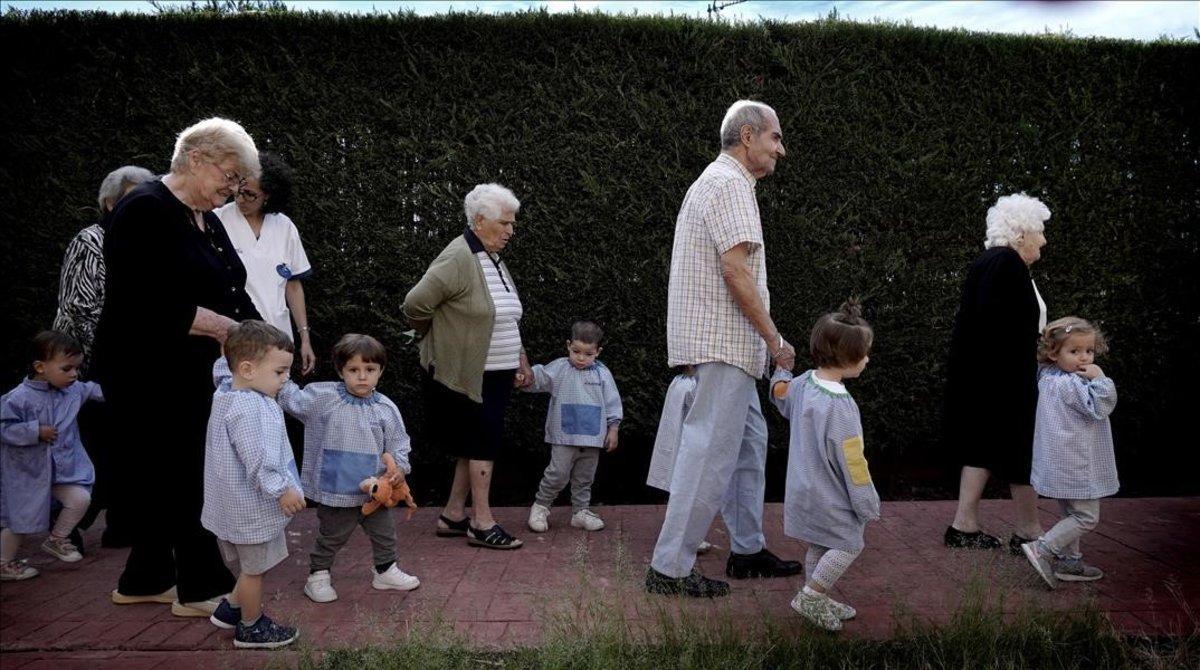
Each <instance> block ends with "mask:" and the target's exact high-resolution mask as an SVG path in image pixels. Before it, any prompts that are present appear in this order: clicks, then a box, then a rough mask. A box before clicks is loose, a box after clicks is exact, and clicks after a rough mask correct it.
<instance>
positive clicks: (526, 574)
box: [0, 498, 1200, 670]
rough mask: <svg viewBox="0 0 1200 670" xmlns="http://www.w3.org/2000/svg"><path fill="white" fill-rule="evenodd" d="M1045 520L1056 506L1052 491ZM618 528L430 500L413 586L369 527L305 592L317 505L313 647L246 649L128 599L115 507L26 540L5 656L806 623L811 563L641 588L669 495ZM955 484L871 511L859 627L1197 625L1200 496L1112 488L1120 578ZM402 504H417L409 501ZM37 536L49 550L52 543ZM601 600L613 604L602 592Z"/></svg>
mask: <svg viewBox="0 0 1200 670" xmlns="http://www.w3.org/2000/svg"><path fill="white" fill-rule="evenodd" d="M1041 508H1042V512H1043V515H1044V519H1043V521H1044V523H1047V524H1049V523H1053V520H1054V519H1055V517H1054V514H1055V510H1056V508H1055V506H1054V504H1053V503H1052V502H1050V501H1042V504H1041ZM597 510H598V511H599V512H600V513H601V514H602V516H603V517H604V518H605V521H606V522H607V524H608V528H607V529H606V530H604V531H602V532H599V533H592V534H586V533H584V532H583V531H580V530H576V529H573V528H570V526H569V525H568V523H567V522H568V517H569V508H564V507H556V508H555V509H554V512H553V514H552V515H551V517H550V520H551V524H552V528H551V530H550V532H548V533H545V534H542V535H536V534H534V533H530V532H528V531H526V530H525V527H524V520H525V516H526V513H527V509H526V508H515V507H514V508H501V509H497V510H496V512H497V517H498V519H499V520H500V522H501V523H502V524H503V525H504V526H505V527H506V528H508V529H509V530H511V531H517V533H518V535H520V536H521V537H523V538H524V539H525V541H526V546H525V547H524V548H522V549H519V550H516V551H492V550H485V549H478V548H474V547H469V546H468V545H467V544H466V541H465V540H462V539H444V538H437V537H435V536H434V535H433V532H432V528H433V523H434V521H433V520H434V518H435V517H436V514H437V512H436V511H435V510H433V509H430V508H425V509H421V510H419V511H418V512H417V514H416V515H415V516H414V517H413V519H412V520H411V521H408V522H404V521H399V520H398V521H397V525H398V541H399V542H398V544H399V547H400V549H401V551H402V555H401V561H400V564H401V567H403V568H404V570H406V571H407V572H410V573H413V574H415V575H417V576H419V577H420V578H421V581H422V585H421V588H419V589H417V590H416V591H413V592H411V593H407V594H401V593H396V592H380V591H374V590H372V589H371V587H370V576H371V572H370V571H371V567H370V550H369V546H368V544H367V541H366V538H365V537H364V536H363V535H362V534H361V533H356V534H355V535H354V537H353V538H352V539H351V541H350V542H349V543H348V545H347V546H346V548H345V549H344V550H343V551H342V553H341V554H340V555H339V557H338V562H337V564H336V565H335V566H334V569H333V578H334V586H335V588H336V589H337V590H338V593H339V594H340V596H341V597H340V599H339V600H337V601H335V602H333V603H327V604H323V605H318V604H315V603H312V602H310V601H309V600H308V599H307V598H306V597H304V595H303V593H302V589H303V586H304V580H305V577H306V576H307V564H308V558H307V550H308V548H309V547H310V546H311V544H312V541H313V534H314V532H315V527H316V518H315V512H314V510H306V511H305V512H303V513H302V514H300V515H299V516H298V517H297V518H296V520H294V521H293V522H292V525H291V526H290V527H289V547H290V549H291V554H292V555H291V556H289V558H288V559H287V560H286V561H285V562H284V563H283V564H282V565H281V567H279V568H276V569H275V570H273V571H272V572H271V573H269V574H268V576H267V582H266V584H267V594H266V607H267V609H268V610H269V611H270V612H272V613H273V615H275V616H276V618H277V619H279V620H283V621H285V622H289V623H293V624H295V625H298V626H299V627H300V628H301V633H302V639H303V641H304V643H305V646H304V647H302V648H300V649H298V650H292V651H286V652H272V653H264V652H238V651H234V650H233V649H232V641H231V638H232V634H231V633H230V632H226V631H220V630H218V629H216V628H215V627H213V626H212V625H211V624H209V623H208V622H207V620H204V619H181V618H176V617H173V616H171V613H170V608H169V607H168V606H164V605H131V606H116V605H113V604H111V603H110V602H109V599H108V592H109V590H111V589H112V588H113V586H114V585H115V584H116V580H117V575H118V574H119V572H120V570H121V567H122V565H123V562H124V559H125V555H126V551H125V550H116V549H101V548H99V546H98V543H99V531H100V528H99V524H98V525H97V527H94V528H93V529H92V530H91V531H90V532H89V534H88V536H87V540H86V541H87V544H88V547H89V549H90V551H89V553H88V556H87V558H85V559H84V560H83V561H82V562H80V563H74V564H67V563H60V562H58V561H56V560H54V559H53V558H51V557H49V556H47V555H45V554H41V553H40V552H38V550H37V547H38V544H40V540H39V541H37V542H35V541H33V540H32V539H31V540H30V541H28V543H27V544H26V546H25V547H24V548H23V555H24V556H27V557H29V558H30V563H31V564H32V565H34V566H35V567H37V568H38V569H40V570H41V571H42V575H41V576H40V577H37V578H36V579H32V580H28V581H24V582H9V583H4V584H3V585H2V586H0V666H2V667H3V670H17V668H22V669H27V670H34V669H36V668H43V667H44V668H50V667H53V668H57V669H63V668H76V667H79V668H85V667H86V668H97V667H106V666H113V667H117V666H119V667H121V668H123V669H126V668H129V669H140V668H167V667H170V668H171V669H172V670H182V669H183V668H189V667H205V668H212V667H231V668H240V667H260V666H262V665H263V664H265V663H268V662H271V663H278V664H282V665H292V664H294V663H295V662H296V660H297V658H298V657H299V656H298V655H299V654H307V653H320V650H323V649H328V648H332V647H338V646H349V645H364V644H387V643H389V642H391V641H395V640H402V639H403V638H404V637H405V636H406V635H407V634H409V632H410V631H416V632H417V633H418V634H421V635H447V636H450V639H462V640H466V641H469V642H471V643H472V644H475V645H478V646H481V647H510V646H519V645H528V644H536V643H537V641H538V640H539V639H541V637H542V636H543V635H547V634H552V633H550V632H548V629H549V628H550V627H552V626H553V625H555V624H561V623H563V622H575V623H580V622H582V624H583V625H585V626H586V625H587V622H588V621H591V620H595V619H608V620H611V619H613V618H617V619H620V617H621V616H622V615H623V616H624V620H625V621H627V622H629V623H630V625H631V626H633V627H634V628H635V629H637V630H642V631H650V630H652V629H653V628H654V627H655V626H657V625H658V622H661V621H662V619H661V617H662V616H664V614H665V615H666V616H672V617H673V616H679V615H688V616H690V617H692V618H690V619H689V621H696V620H709V621H713V622H716V624H719V625H726V626H728V625H733V626H737V627H740V628H744V629H746V630H750V629H752V628H754V627H755V626H758V625H761V624H762V623H763V622H764V621H766V620H771V621H773V622H774V623H775V624H776V625H781V626H784V627H785V628H795V629H797V630H799V629H800V628H801V627H802V624H801V623H800V622H799V621H798V617H796V616H795V615H794V614H792V613H791V611H790V610H789V609H788V602H789V600H790V599H791V597H792V595H793V594H794V593H795V591H796V589H797V588H798V587H799V586H800V585H801V583H802V582H801V580H800V578H798V577H797V578H792V579H771V580H755V581H735V582H734V592H733V594H732V595H731V596H730V597H728V598H725V599H721V600H718V601H715V602H710V601H702V602H698V601H686V602H685V601H677V600H675V599H667V598H661V597H654V596H647V595H645V594H643V593H641V591H640V590H639V588H638V585H639V583H640V580H641V578H642V576H643V575H644V572H645V567H646V565H647V563H648V561H649V556H650V553H651V550H652V548H653V545H654V540H655V538H656V537H657V534H658V529H659V525H660V523H661V521H662V516H663V511H664V508H663V507H661V506H620V507H603V508H597ZM953 511H954V503H953V502H952V501H936V502H885V503H884V504H883V514H884V519H883V520H882V521H881V522H878V523H874V524H870V525H869V526H868V530H867V548H866V551H865V552H864V553H863V554H862V556H861V558H860V559H859V560H858V561H857V562H856V563H855V564H854V565H853V566H852V567H851V568H850V570H849V571H848V572H847V573H846V575H845V577H843V579H842V581H841V583H839V585H838V587H837V589H836V591H837V594H836V597H838V598H839V599H843V600H845V601H846V602H849V603H851V604H853V605H854V606H856V607H857V608H858V610H859V613H860V615H859V618H858V619H856V620H854V621H852V622H849V623H848V624H847V626H846V630H845V633H844V634H847V635H859V636H869V637H882V636H887V635H889V634H890V633H892V632H893V630H894V626H896V625H897V622H898V621H905V622H907V621H928V622H934V623H936V622H939V621H944V620H946V619H947V618H948V617H949V616H950V615H951V613H952V612H953V611H954V610H955V609H956V608H957V607H958V606H959V605H960V603H961V602H962V594H963V592H964V589H965V585H967V584H968V583H970V584H975V585H979V586H983V587H984V588H983V590H984V591H986V592H988V594H989V597H992V598H1002V599H1003V607H1004V608H1005V609H1006V610H1016V609H1018V608H1021V607H1023V606H1026V605H1029V604H1032V605H1036V606H1041V607H1047V608H1053V609H1056V610H1061V609H1071V608H1076V607H1080V606H1082V605H1083V604H1084V603H1087V602H1094V603H1095V604H1096V605H1097V606H1098V607H1099V608H1100V609H1101V610H1103V611H1104V612H1106V613H1107V615H1108V616H1109V618H1110V619H1111V620H1112V622H1113V623H1114V624H1115V625H1116V626H1117V627H1118V629H1120V630H1121V631H1123V632H1126V633H1129V634H1144V635H1151V636H1157V635H1179V634H1187V633H1191V632H1195V631H1196V626H1197V621H1196V618H1195V614H1194V613H1195V612H1196V611H1198V610H1200V573H1198V571H1197V570H1196V567H1197V566H1200V533H1198V532H1197V531H1198V530H1200V498H1143V499H1115V500H1106V501H1105V502H1104V504H1103V505H1102V508H1101V525H1100V528H1099V530H1098V531H1097V532H1096V533H1093V534H1092V535H1090V536H1088V537H1087V538H1085V540H1084V552H1085V554H1086V556H1087V559H1088V560H1089V561H1090V562H1092V563H1095V564H1096V565H1098V566H1100V567H1101V568H1103V569H1104V570H1105V571H1106V573H1107V576H1106V577H1105V579H1103V580H1101V581H1099V582H1095V583H1091V584H1064V585H1062V586H1060V588H1059V589H1058V590H1057V591H1055V592H1050V591H1048V590H1046V589H1045V588H1044V587H1042V586H1041V583H1040V582H1039V581H1037V578H1036V577H1035V576H1034V575H1033V573H1032V571H1031V570H1030V569H1029V568H1028V565H1027V564H1026V563H1025V560H1024V559H1023V558H1014V557H1011V556H1009V555H1007V554H1005V553H1001V552H963V551H950V550H948V549H945V548H943V547H942V546H941V534H942V531H943V530H944V529H945V525H946V523H947V521H948V520H949V519H950V518H951V517H952V516H953ZM1007 513H1008V503H1007V501H985V502H984V503H983V507H982V512H981V514H982V521H983V524H984V527H985V528H986V529H989V530H991V531H992V532H995V533H997V534H1002V535H1003V537H1004V538H1007V537H1008V534H1009V533H1011V524H1010V523H1009V521H1008V520H1007ZM781 515H782V511H781V507H780V505H778V504H771V505H768V506H767V510H766V528H767V538H768V546H769V547H770V548H771V549H772V550H774V551H775V552H776V553H777V554H780V555H782V556H785V557H794V558H799V557H801V556H802V555H803V546H802V545H801V544H799V543H797V542H795V541H792V540H788V539H787V538H785V537H783V535H782V530H781V528H782V523H781ZM396 518H397V519H399V518H400V517H399V515H397V516H396ZM709 539H710V540H711V541H713V542H714V543H715V544H717V545H718V547H719V548H718V549H717V550H715V551H713V552H712V553H711V554H709V555H707V556H704V557H701V559H700V563H699V566H700V570H701V571H702V572H704V573H705V574H708V575H712V576H717V575H720V574H722V573H723V570H724V562H725V558H726V556H727V551H726V550H725V549H724V548H725V547H727V546H728V544H727V542H725V541H724V540H725V533H724V528H723V527H722V526H721V525H720V522H719V521H718V522H717V523H716V524H714V527H713V529H712V531H711V532H710V534H709ZM35 552H36V553H35ZM597 607H599V608H601V609H600V610H599V614H597V613H596V610H595V608H597Z"/></svg>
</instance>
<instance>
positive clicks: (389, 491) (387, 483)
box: [358, 454, 417, 521]
mask: <svg viewBox="0 0 1200 670" xmlns="http://www.w3.org/2000/svg"><path fill="white" fill-rule="evenodd" d="M383 465H384V467H386V468H387V470H386V471H385V472H384V473H383V474H382V475H380V476H378V477H367V478H366V479H364V480H363V481H362V483H361V484H359V485H358V487H359V488H360V489H362V492H363V493H366V494H367V495H369V496H371V499H370V500H368V501H367V502H365V503H363V506H362V513H363V515H364V516H365V515H367V514H370V513H372V512H374V511H375V510H377V509H379V508H380V507H395V506H396V505H398V504H400V503H401V502H403V503H404V504H405V506H406V507H408V510H407V513H406V515H405V517H404V520H405V521H408V520H409V519H411V518H412V515H413V512H414V511H416V509H417V503H416V502H415V501H414V500H413V497H412V491H411V490H409V488H408V482H400V485H399V486H393V485H392V478H394V477H395V476H396V473H397V472H399V470H398V469H397V468H396V459H394V458H392V455H391V454H384V455H383Z"/></svg>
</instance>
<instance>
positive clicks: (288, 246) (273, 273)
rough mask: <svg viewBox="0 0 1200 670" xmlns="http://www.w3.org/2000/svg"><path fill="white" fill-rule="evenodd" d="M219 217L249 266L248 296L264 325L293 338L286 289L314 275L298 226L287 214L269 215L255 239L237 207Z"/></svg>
mask: <svg viewBox="0 0 1200 670" xmlns="http://www.w3.org/2000/svg"><path fill="white" fill-rule="evenodd" d="M216 215H217V217H218V218H220V219H221V223H222V224H224V226H225V232H226V233H228V235H229V239H230V241H232V242H233V247H234V249H236V250H237V253H238V257H239V258H241V259H242V265H245V266H246V293H249V294H250V299H251V300H252V301H254V306H255V307H256V308H257V309H258V313H259V314H261V315H262V318H263V321H266V322H267V323H269V324H271V325H272V326H275V327H276V328H278V329H280V330H282V331H283V332H285V333H287V334H288V337H292V319H291V313H290V312H289V311H288V307H287V300H286V298H285V297H284V289H285V287H286V286H287V282H288V280H289V279H304V278H305V277H306V276H307V275H309V274H311V273H312V265H311V264H310V263H309V262H308V255H307V254H305V253H304V245H303V244H301V242H300V232H299V231H298V230H296V224H294V223H292V220H291V219H289V218H288V217H287V215H286V214H283V213H280V212H273V213H271V214H266V215H264V216H263V225H262V230H261V231H260V233H259V236H258V237H255V236H254V231H253V230H251V229H250V223H249V222H248V221H246V217H244V216H242V213H241V212H240V211H238V208H237V203H233V202H231V203H229V204H227V205H225V206H223V207H221V208H219V209H217V210H216Z"/></svg>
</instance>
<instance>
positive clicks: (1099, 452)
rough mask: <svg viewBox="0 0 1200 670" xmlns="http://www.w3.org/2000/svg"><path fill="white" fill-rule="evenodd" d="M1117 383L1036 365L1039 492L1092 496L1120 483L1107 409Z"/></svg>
mask: <svg viewBox="0 0 1200 670" xmlns="http://www.w3.org/2000/svg"><path fill="white" fill-rule="evenodd" d="M1116 406H1117V386H1116V384H1114V383H1113V380H1112V379H1109V378H1108V377H1097V378H1096V379H1093V380H1091V381H1088V380H1087V378H1085V377H1081V376H1079V375H1077V374H1075V373H1074V372H1064V371H1063V370H1061V369H1059V367H1058V366H1057V365H1043V366H1042V367H1041V368H1040V369H1039V370H1038V406H1037V423H1036V424H1035V426H1034V429H1033V471H1032V473H1031V475H1030V479H1029V483H1030V484H1033V488H1034V490H1035V491H1037V492H1038V493H1040V494H1042V495H1044V496H1046V497H1049V498H1059V499H1063V500H1094V499H1096V498H1103V497H1105V496H1110V495H1112V494H1114V493H1116V492H1117V489H1119V488H1120V487H1121V484H1120V482H1119V481H1117V461H1116V458H1115V457H1114V456H1113V438H1112V427H1111V426H1110V425H1109V422H1108V415H1109V414H1112V411H1113V409H1114V408H1116Z"/></svg>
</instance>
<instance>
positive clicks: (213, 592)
mask: <svg viewBox="0 0 1200 670" xmlns="http://www.w3.org/2000/svg"><path fill="white" fill-rule="evenodd" d="M258 173H259V163H258V149H257V148H256V147H255V146H254V140H252V139H251V138H250V135H248V134H247V133H246V131H245V130H244V129H243V128H242V127H241V126H240V125H238V124H236V123H234V122H233V121H229V120H227V119H219V118H212V119H207V120H204V121H201V122H199V123H197V124H196V125H194V126H191V127H189V128H187V129H185V130H184V131H183V132H181V133H180V134H179V137H178V138H177V139H176V141H175V152H174V155H173V157H172V158H171V171H170V172H169V173H168V174H166V175H165V176H164V177H163V178H162V179H156V180H153V181H148V182H146V183H144V184H141V185H140V186H138V187H136V188H134V189H133V190H132V191H130V192H129V194H128V195H126V196H125V197H124V198H123V199H122V200H121V201H120V203H118V204H117V209H116V211H115V212H114V213H113V218H112V224H111V226H110V227H109V230H108V233H107V234H106V236H105V239H104V260H105V263H106V265H107V280H106V283H105V298H104V311H103V312H102V313H101V315H100V324H99V326H98V327H97V331H96V345H95V350H94V353H93V357H94V358H93V364H92V365H93V371H94V375H95V378H96V380H97V381H99V382H100V384H101V386H103V387H104V395H105V398H106V399H107V401H108V405H109V411H110V412H111V414H112V421H113V424H114V425H115V426H120V427H121V428H120V430H121V431H122V436H121V440H120V444H119V445H114V447H113V449H112V452H113V453H112V457H113V461H114V463H113V470H114V471H116V472H118V473H119V482H118V484H119V488H118V493H117V495H116V500H114V501H113V504H114V505H116V506H118V507H119V508H120V509H121V510H123V511H124V512H126V519H127V521H128V522H129V523H130V524H131V525H132V526H133V527H131V528H130V534H131V536H132V537H131V540H132V549H131V550H130V552H129V558H128V560H127V561H126V562H125V570H124V572H123V573H122V574H121V577H120V580H119V581H118V584H117V588H116V590H114V591H113V592H112V600H113V602H114V603H116V604H119V605H123V604H132V603H145V602H150V603H169V604H171V612H172V613H173V614H175V615H177V616H195V617H201V616H203V617H208V616H209V615H211V614H212V612H213V610H214V609H215V608H216V606H217V604H218V602H219V599H220V597H221V596H222V595H224V594H226V593H229V591H230V589H231V588H232V587H233V582H234V580H233V575H231V574H230V572H229V570H228V568H226V567H225V563H224V561H223V560H222V559H221V554H220V550H219V549H218V547H217V541H216V537H214V536H213V534H212V533H210V532H208V531H207V530H205V529H204V528H203V527H202V526H201V525H200V510H201V507H202V506H203V504H204V439H205V431H206V426H207V423H208V414H209V410H210V409H211V406H212V395H213V381H212V365H213V362H214V361H215V360H216V359H217V357H218V356H220V355H221V344H222V343H223V342H224V341H225V335H226V333H227V332H228V329H229V326H231V325H233V324H234V323H236V322H238V321H242V320H244V319H258V318H260V316H259V314H258V311H257V310H256V309H255V308H254V304H253V303H252V302H251V301H250V297H249V296H248V295H247V294H246V288H245V287H246V269H245V268H244V267H243V266H242V262H241V260H239V259H238V254H237V251H236V250H235V249H234V248H233V245H232V244H231V243H230V241H229V236H228V235H227V234H226V233H225V229H224V227H222V225H221V221H220V219H218V218H217V216H216V215H215V214H213V212H212V210H213V208H215V207H219V206H221V205H223V204H224V203H225V201H226V200H228V199H229V197H230V196H232V195H233V194H234V193H235V192H236V191H237V189H238V188H239V187H240V185H241V184H242V182H243V180H244V179H245V178H247V177H252V176H258ZM163 486H166V487H168V489H169V490H168V492H167V496H168V497H167V498H166V499H165V500H166V501H165V502H164V501H162V500H159V499H156V495H158V496H160V497H161V494H162V491H159V492H158V494H154V493H153V491H154V490H155V489H156V488H159V489H161V488H162V487H163Z"/></svg>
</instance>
